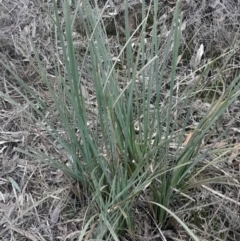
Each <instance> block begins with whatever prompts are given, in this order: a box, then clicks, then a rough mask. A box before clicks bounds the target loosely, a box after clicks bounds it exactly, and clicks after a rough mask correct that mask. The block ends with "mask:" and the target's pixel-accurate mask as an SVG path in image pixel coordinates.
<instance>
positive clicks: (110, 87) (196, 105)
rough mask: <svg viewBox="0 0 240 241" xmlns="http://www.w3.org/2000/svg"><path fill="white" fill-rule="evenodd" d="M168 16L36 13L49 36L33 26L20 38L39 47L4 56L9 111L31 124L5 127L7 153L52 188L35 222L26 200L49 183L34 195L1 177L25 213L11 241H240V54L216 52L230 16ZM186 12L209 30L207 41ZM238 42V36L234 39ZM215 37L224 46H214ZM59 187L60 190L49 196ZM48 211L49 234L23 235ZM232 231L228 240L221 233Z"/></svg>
mask: <svg viewBox="0 0 240 241" xmlns="http://www.w3.org/2000/svg"><path fill="white" fill-rule="evenodd" d="M162 4H163V3H162V2H161V1H151V2H149V3H148V2H144V1H143V2H142V3H141V4H140V3H139V2H134V1H132V2H131V3H129V5H128V6H127V5H124V3H122V4H120V3H119V2H118V3H114V1H113V2H110V1H107V2H105V1H102V2H101V3H100V2H99V3H95V4H94V3H93V2H88V1H62V2H61V1H60V2H59V1H55V0H54V1H53V2H52V3H51V4H45V3H44V2H40V1H39V2H38V6H39V12H40V13H41V14H42V16H43V17H44V18H45V20H46V21H47V24H46V26H47V27H48V29H49V30H44V29H43V28H42V29H41V26H39V29H40V30H42V31H43V33H42V37H43V38H44V40H46V42H45V43H42V42H40V41H39V39H38V40H36V31H37V28H36V25H34V22H33V25H32V29H31V30H32V32H31V33H32V36H29V31H30V30H29V28H28V27H27V26H28V25H27V24H23V25H22V26H21V30H22V32H21V33H24V32H25V34H27V35H28V38H26V36H25V37H22V38H20V40H21V41H22V42H21V44H20V46H21V48H17V51H15V53H14V54H15V55H14V57H13V55H10V54H7V53H6V50H8V51H9V53H10V52H11V48H12V47H13V46H16V42H15V45H13V44H12V45H11V43H5V44H2V46H1V52H3V53H5V54H6V56H8V59H2V60H1V62H0V63H1V68H2V69H4V73H5V74H6V75H7V76H8V79H7V80H6V78H5V79H4V78H2V82H3V84H2V86H3V87H4V88H2V89H1V90H0V96H1V98H2V102H1V103H2V110H3V113H6V111H8V113H9V114H10V113H15V115H16V110H18V113H19V114H18V115H17V117H18V118H19V120H21V121H20V122H19V126H18V125H16V124H15V127H14V128H13V127H12V129H11V133H10V132H7V131H6V130H7V129H8V128H10V127H9V125H7V124H5V125H3V128H2V136H4V137H5V139H6V141H5V139H4V141H3V142H2V143H1V144H3V145H5V146H6V147H5V146H3V148H2V151H1V154H2V153H5V154H4V155H7V152H6V151H5V148H12V152H11V153H13V154H14V155H13V157H15V159H24V158H26V159H27V160H28V159H29V161H30V163H34V164H31V165H32V167H31V165H30V164H29V165H28V164H26V162H23V163H24V164H22V165H25V168H26V169H28V168H30V167H31V168H33V169H29V170H32V173H31V175H30V176H29V177H28V178H29V180H32V179H37V178H38V175H39V176H40V179H39V180H41V182H43V183H46V184H47V185H45V187H44V186H43V187H41V188H40V190H39V193H41V195H40V196H39V197H38V199H37V200H36V201H35V202H34V201H33V199H31V200H32V201H31V204H30V203H29V204H28V206H30V208H29V209H27V210H24V208H23V206H22V205H21V203H24V201H21V202H20V201H19V200H25V199H24V198H23V197H25V198H26V200H27V197H28V196H29V195H31V192H32V190H35V189H36V187H35V185H36V183H38V182H39V181H36V182H35V183H34V185H33V184H32V185H33V186H31V188H30V184H29V185H28V184H25V186H24V185H22V183H24V180H25V179H24V178H22V182H18V181H17V180H18V179H17V176H15V177H14V176H13V177H8V178H6V177H4V178H3V182H4V183H5V182H6V183H8V184H9V185H10V186H11V189H12V190H13V192H14V195H15V196H14V197H15V198H16V200H18V201H17V203H18V207H17V208H18V209H17V210H18V211H19V214H18V215H16V214H15V215H14V214H11V213H10V215H9V217H10V216H11V215H12V221H10V222H7V221H6V220H2V222H3V223H4V224H5V223H6V222H7V226H5V227H3V229H2V230H1V229H0V231H1V234H2V235H5V236H6V237H8V235H9V233H8V231H9V230H13V231H14V232H16V233H18V234H20V235H21V236H25V237H27V238H29V239H30V240H37V239H36V237H37V235H38V237H40V236H42V235H43V236H44V235H46V233H51V237H52V238H51V239H49V240H57V239H60V240H67V239H71V240H74V239H76V240H146V238H147V239H149V240H154V239H156V238H158V239H161V240H174V239H180V238H181V240H236V237H238V236H237V235H240V234H239V232H238V230H239V229H238V228H239V225H240V221H239V214H238V209H239V205H240V202H239V194H238V188H239V175H238V173H237V171H236V170H237V169H236V163H237V164H239V163H238V159H237V156H238V149H239V136H238V135H237V134H236V133H238V127H237V126H236V125H237V124H236V123H237V118H238V114H237V112H238V111H239V95H240V91H239V87H240V77H239V73H238V71H239V68H238V67H237V64H236V61H237V60H236V59H237V54H238V53H239V44H238V43H237V41H233V40H232V38H231V41H232V42H229V41H228V42H226V41H227V39H228V40H230V39H229V38H228V37H227V36H226V39H225V40H224V41H223V42H220V43H219V44H218V45H217V46H216V43H217V41H220V40H219V39H217V35H213V32H214V31H215V30H216V29H213V30H212V29H211V28H210V26H209V24H210V22H212V23H213V24H212V25H211V26H215V25H214V23H215V22H214V21H215V20H216V17H218V15H219V12H221V11H223V9H222V5H221V6H218V7H217V5H216V6H215V5H214V4H212V5H209V9H208V10H207V9H206V6H204V5H201V6H198V7H199V8H198V9H199V10H198V11H196V8H197V3H195V2H194V3H191V4H192V5H191V6H189V8H187V10H186V7H187V3H186V5H184V3H183V2H178V1H177V2H176V4H174V5H171V4H169V5H168V8H169V9H171V11H170V14H168V15H166V14H164V13H163V12H162V8H161V7H162ZM189 4H190V3H189ZM126 6H127V7H126ZM224 6H225V8H229V11H230V10H233V6H232V5H231V4H229V5H224ZM225 8H224V9H225ZM133 9H135V10H136V11H135V12H134V11H133ZM215 9H218V11H216V13H215ZM165 10H166V9H165ZM189 12H191V13H192V12H194V13H195V15H196V19H197V18H199V19H200V20H199V21H200V22H201V23H202V27H201V28H199V31H196V29H197V28H198V24H196V25H195V24H194V23H193V22H192V21H193V18H190V14H189ZM203 13H204V14H203ZM209 18H210V20H211V21H210V20H209ZM224 19H225V18H224ZM224 19H223V20H222V21H224ZM38 20H39V19H38ZM233 20H234V19H231V18H229V19H228V21H230V22H231V21H233ZM34 21H35V20H34ZM4 23H5V22H4ZM215 24H216V23H215ZM24 25H25V26H24ZM217 26H218V28H220V29H221V31H223V32H224V31H226V30H225V29H224V28H221V26H220V25H217ZM224 27H225V25H224ZM39 29H38V31H37V33H38V34H39V33H40V32H39ZM206 29H207V30H206ZM236 29H238V28H237V27H236V25H234V26H233V29H232V30H231V29H228V31H232V32H231V34H233V32H235V34H236V36H237V31H236ZM113 30H114V31H113ZM44 31H46V32H44ZM204 31H205V33H204ZM212 31H213V32H212ZM47 33H48V34H49V33H50V35H48V34H47ZM206 35H207V36H214V38H216V39H213V41H212V42H210V43H208V42H207V37H206ZM197 41H199V42H197ZM23 43H24V44H25V45H27V46H28V48H26V47H25V46H24V45H23ZM46 43H47V44H46ZM212 44H213V45H214V48H211V45H212ZM9 45H10V46H9ZM226 46H227V48H226ZM4 51H5V52H4ZM47 51H49V53H50V54H49V53H47ZM1 54H2V53H1ZM17 57H19V58H20V57H21V58H20V59H21V61H22V62H23V63H24V64H23V63H21V64H20V62H19V61H17ZM11 58H14V59H15V62H14V63H12V62H11V61H9V59H11ZM233 63H234V65H233ZM25 65H26V66H27V67H26V66H25ZM19 66H20V67H19ZM9 90H10V91H9ZM40 93H41V94H40ZM3 116H4V115H3ZM4 118H5V119H8V117H7V116H4ZM4 118H2V122H3V121H4ZM25 123H27V125H28V127H27V128H26V127H25ZM24 128H25V132H24V131H22V130H24ZM20 130H21V131H20ZM16 133H18V134H19V136H17V137H16V138H15V139H16V140H15V142H14V141H11V142H9V141H8V140H9V135H14V134H15V136H16ZM31 135H32V137H30V136H31ZM232 135H235V137H233V136H232ZM26 136H27V138H26ZM12 138H13V137H12ZM21 138H22V139H24V138H26V140H27V142H24V141H22V140H21ZM6 143H11V146H10V147H9V145H6ZM13 143H22V144H21V145H18V144H13ZM8 153H9V152H8ZM8 155H10V154H8ZM35 163H38V165H39V168H37V169H34V166H36V164H35ZM3 166H4V167H5V168H6V166H8V165H7V164H4V165H3ZM18 167H20V168H21V164H19V165H18ZM238 168H239V167H238ZM4 170H7V169H4ZM9 173H11V172H9ZM26 173H30V171H26ZM37 173H39V174H37ZM46 180H47V181H46ZM30 182H31V181H30ZM31 183H32V182H31ZM58 183H59V185H58ZM69 183H70V184H69ZM60 184H61V185H63V186H61V185H60ZM5 188H6V187H5ZM49 188H50V190H56V191H55V192H54V193H53V194H52V195H51V194H50V193H51V191H50V190H49ZM46 190H49V191H47V193H45V191H46ZM2 193H7V189H5V190H4V191H2ZM54 195H58V198H59V197H60V200H61V201H56V200H57V199H58V198H56V197H57V196H54ZM50 198H53V200H54V201H53V204H49V203H48V201H47V200H49V199H50ZM3 200H4V199H3ZM8 200H11V198H9V199H8ZM44 205H45V206H47V207H49V208H50V216H47V217H44V218H43V220H45V223H44V225H46V227H47V229H46V230H47V231H45V234H42V232H43V230H41V229H39V230H38V232H36V233H35V236H34V234H32V233H30V232H29V233H28V232H24V231H23V230H24V229H27V227H29V226H28V225H27V224H26V226H25V227H24V226H22V227H21V229H20V228H18V227H16V224H18V225H19V222H20V220H22V219H24V217H26V215H27V213H28V211H29V210H30V209H33V210H35V212H36V213H40V211H42V210H44ZM4 207H5V206H4ZM12 210H14V209H12ZM5 215H6V212H5ZM37 215H38V214H37ZM47 215H48V214H47ZM142 217H144V219H143V218H142ZM40 219H42V217H40V215H39V216H38V222H39V223H41V222H40ZM48 219H49V221H50V225H49V224H48ZM60 220H61V221H60ZM68 223H72V225H73V224H74V225H75V228H74V230H75V231H70V229H71V228H70V227H69V225H68ZM56 226H57V227H58V231H57V232H56V234H54V233H53V231H52V230H54V227H56ZM222 226H223V227H224V230H225V232H221V231H219V230H220V229H221V228H220V227H222ZM66 230H67V231H66ZM43 233H44V232H43ZM60 234H61V235H60ZM60 236H63V237H60Z"/></svg>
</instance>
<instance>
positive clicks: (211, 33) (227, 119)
mask: <svg viewBox="0 0 240 241" xmlns="http://www.w3.org/2000/svg"><path fill="white" fill-rule="evenodd" d="M135 2H136V4H139V3H138V2H137V1H135ZM135 2H133V1H132V7H133V6H134V4H135ZM159 2H160V3H159V26H161V27H162V29H163V30H164V29H165V30H166V31H167V30H168V28H169V25H170V21H171V18H172V12H173V11H172V10H173V8H174V1H172V2H170V1H169V2H168V1H159ZM43 7H44V8H43ZM181 9H182V11H183V16H184V17H183V26H184V28H183V31H182V40H181V46H180V54H181V59H180V62H179V65H178V67H179V68H178V70H177V72H178V75H177V79H178V80H179V81H180V80H183V79H184V80H185V83H189V81H192V80H193V79H194V78H195V77H196V76H197V75H199V73H200V72H199V71H195V70H196V69H197V68H198V67H199V66H202V65H204V64H206V63H207V62H208V60H209V59H214V58H216V57H218V56H219V55H221V54H224V53H226V52H227V51H228V50H230V49H231V48H232V47H233V46H234V45H236V44H237V43H238V40H239V37H240V33H239V26H240V5H239V3H237V1H236V0H222V1H198V0H192V1H191V0H186V1H182V4H181ZM45 10H48V11H50V13H51V14H53V10H52V3H51V1H44V0H42V1H40V2H37V1H17V0H12V1H9V0H1V1H0V14H1V15H0V58H1V59H2V60H3V61H4V62H5V63H6V64H8V65H10V66H11V68H13V69H14V71H16V72H17V74H18V75H19V76H20V77H21V78H22V79H23V80H24V81H25V83H27V84H28V85H29V86H30V87H31V88H32V90H34V92H35V93H36V95H37V96H38V97H39V98H40V99H41V100H42V101H43V102H44V104H45V105H46V107H47V109H46V117H47V118H49V119H50V120H51V121H52V122H54V123H55V124H56V125H57V116H56V115H55V114H54V113H55V112H54V111H55V109H54V106H53V101H52V100H51V99H50V95H49V93H48V90H47V88H46V86H45V85H44V84H43V83H42V81H41V76H39V74H38V71H37V69H35V68H34V67H33V66H32V65H31V63H30V62H29V60H31V61H34V54H33V53H34V52H33V50H32V48H31V45H30V42H29V38H32V39H33V43H34V45H35V47H36V51H37V52H38V53H39V54H40V58H41V61H42V64H43V66H44V67H45V68H46V69H47V72H48V73H49V78H52V81H53V82H54V81H56V85H57V79H56V76H54V58H55V57H53V56H55V54H56V51H55V49H54V44H53V43H54V41H55V39H54V38H55V37H54V31H53V30H54V28H53V23H52V21H51V19H50V17H49V15H48V14H47V13H46V11H45ZM59 11H61V9H59ZM118 11H119V9H118ZM119 24H120V23H119ZM132 26H133V25H132V24H131V27H132ZM74 34H75V37H76V38H77V39H78V40H79V39H81V41H83V40H82V38H83V36H78V33H77V32H74ZM116 38H117V37H116V36H109V39H108V41H109V42H110V45H111V47H112V53H113V54H114V53H115V54H117V52H118V51H117V50H116V46H117V45H118V44H117V39H116ZM201 44H203V45H204V49H205V51H204V55H203V58H202V59H201V61H200V63H198V66H196V63H195V62H194V60H195V58H196V53H197V51H198V49H199V47H200V45H201ZM163 49H164V45H163V47H162V49H161V50H160V55H161V51H163ZM57 57H58V56H57ZM222 65H223V62H222V60H219V61H218V62H217V63H216V65H215V66H214V67H213V68H212V69H211V70H210V71H209V73H208V76H206V78H205V80H204V83H202V84H203V85H206V86H210V85H213V86H214V83H212V82H211V80H212V79H213V76H215V75H216V73H217V72H218V68H219V67H220V66H222ZM225 69H226V71H225V72H224V73H223V78H224V81H225V83H226V85H228V84H229V81H230V80H231V79H232V77H233V76H236V75H239V74H240V73H239V51H238V52H237V53H235V54H234V55H233V56H232V57H231V59H230V60H229V61H228V62H227V63H226V68H225ZM0 72H1V76H0V90H1V91H2V92H4V93H5V94H9V95H10V96H11V98H12V99H14V100H15V101H16V102H17V103H19V108H16V107H15V106H13V105H12V104H11V103H10V102H9V101H8V100H7V99H6V98H3V97H1V96H0V240H3V241H5V240H6V241H7V240H17V241H21V240H32V241H35V240H42V241H45V240H49V241H50V240H75V239H76V238H77V237H78V235H79V234H80V232H81V229H82V225H83V224H84V222H85V214H86V212H87V205H88V202H89V199H90V197H85V195H84V194H83V193H82V190H81V187H80V186H79V185H78V184H76V183H74V182H73V181H72V180H69V179H68V178H67V177H66V176H65V175H63V174H62V173H61V172H59V171H57V170H55V169H53V168H51V167H50V166H48V165H46V164H43V163H42V161H41V160H33V159H31V158H30V157H28V156H25V155H23V154H20V153H18V152H17V151H16V150H15V149H14V148H15V147H19V148H23V149H24V148H25V147H26V146H27V145H31V146H32V147H35V148H37V149H41V150H43V151H44V152H45V153H46V154H48V153H51V154H53V155H54V157H55V158H56V159H57V160H61V161H67V159H68V156H67V154H66V153H63V152H62V150H61V149H59V148H58V147H57V146H55V144H54V143H53V142H52V140H51V138H50V137H49V136H48V133H46V132H45V131H44V130H42V128H41V127H40V126H38V125H36V123H35V122H34V121H33V120H32V119H31V118H29V117H28V116H26V114H24V112H23V109H28V110H29V111H30V112H31V111H32V110H31V107H30V106H29V104H28V103H27V102H26V100H25V99H24V97H23V96H22V95H21V94H20V93H23V94H25V95H29V94H28V93H27V92H26V91H25V90H24V89H23V88H22V87H21V86H20V85H19V83H18V82H17V81H16V80H15V79H14V77H13V76H12V75H11V74H10V73H9V72H8V71H7V70H6V69H5V68H4V67H3V66H0ZM186 76H188V77H187V78H186ZM86 78H87V77H86ZM166 82H167V80H166ZM87 83H89V84H86V89H85V92H86V95H87V96H88V97H89V99H91V98H92V96H94V93H93V90H92V89H91V88H92V87H91V84H90V82H87ZM181 86H183V87H184V83H183V84H182V85H180V86H179V87H180V88H181ZM216 86H217V85H216ZM166 88H167V86H166ZM16 89H17V90H18V91H17V90H16ZM176 94H177V93H176ZM153 95H154V91H153ZM30 98H32V97H30ZM199 98H200V99H201V98H202V99H203V97H201V96H200V97H199ZM33 101H34V100H33ZM36 104H39V103H36ZM91 104H94V103H92V102H91ZM207 105H208V103H207V102H205V103H202V109H201V108H199V105H198V108H196V110H195V113H193V115H192V119H193V122H194V121H197V119H198V118H199V117H200V116H201V113H202V111H204V110H203V109H204V106H207ZM91 108H92V107H91ZM186 108H187V107H186ZM239 113H240V99H238V100H236V101H235V102H234V103H233V105H232V106H231V107H230V108H229V110H228V112H227V113H226V114H225V115H224V117H223V119H222V120H221V122H220V125H219V130H218V131H219V132H221V130H222V129H226V128H228V133H227V135H228V136H227V137H226V139H228V143H219V147H216V148H220V147H221V146H220V145H223V146H224V145H227V144H233V145H235V147H236V151H235V152H234V153H231V154H230V155H229V154H228V155H226V156H223V160H225V161H223V162H221V165H219V164H218V166H217V167H215V168H213V169H212V171H213V172H214V173H210V174H209V173H206V176H208V175H233V174H234V175H236V174H238V177H236V178H235V184H236V185H238V187H239V182H240V178H239V171H240V170H239V169H240V168H239V167H240V151H239V150H240V147H239V145H240V144H239V143H240V119H239V117H240V114H239ZM33 114H34V115H35V116H36V117H37V115H36V113H33ZM90 114H91V113H90ZM92 115H93V116H94V114H92ZM93 118H94V117H93ZM63 135H64V133H63ZM211 138H212V140H211V139H209V141H208V142H207V143H205V144H206V145H210V144H211V143H213V140H214V138H216V136H212V137H211ZM207 161H209V160H206V162H207ZM239 195H240V192H239V189H238V188H237V187H236V186H235V187H234V186H230V185H226V186H222V185H212V186H208V187H206V186H204V185H203V186H202V187H201V188H199V189H198V190H194V191H193V192H192V193H191V197H192V201H189V202H188V203H186V204H185V206H184V209H187V208H188V207H189V208H191V207H193V206H195V207H196V209H195V210H189V211H185V210H179V209H178V207H179V203H177V201H176V205H175V206H174V207H172V208H173V210H175V212H176V213H177V214H178V215H179V216H180V217H181V218H182V220H184V221H185V222H186V223H187V224H188V225H189V226H190V228H192V229H194V230H196V232H197V233H198V235H199V236H200V237H202V240H240V232H239V230H240V212H239V210H240V203H239V202H240V197H239ZM178 202H181V200H178ZM183 202H185V201H183ZM209 203H212V205H210V206H207V207H204V205H207V204H209ZM143 209H144V208H143ZM140 212H141V210H140ZM147 220H149V223H144V224H143V223H141V222H139V227H141V228H140V231H139V233H138V234H136V237H137V238H136V240H146V236H148V237H149V236H150V237H152V238H150V239H148V240H161V238H160V237H161V235H160V234H159V233H161V232H160V231H159V229H155V231H153V232H152V230H151V229H152V228H153V227H155V228H156V226H157V225H156V224H154V223H153V222H152V221H151V218H150V217H149V219H147ZM154 225H155V226H154ZM162 228H163V229H164V228H165V229H168V230H170V229H171V230H172V231H171V232H172V233H170V235H168V234H167V233H166V231H164V232H163V233H162V235H163V236H164V235H165V236H166V237H173V236H177V237H178V238H177V239H175V240H188V238H187V237H186V236H185V233H184V232H182V230H181V228H180V227H179V225H177V224H176V223H174V222H173V221H172V220H171V219H169V221H168V223H167V224H166V226H165V227H162ZM143 230H144V231H143ZM151 232H152V233H151ZM169 232H170V231H169ZM173 234H174V235H173ZM137 235H138V236H137ZM214 236H215V238H216V239H213V237H214ZM144 237H145V239H144ZM163 240H164V239H163ZM169 240H170V239H169Z"/></svg>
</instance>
